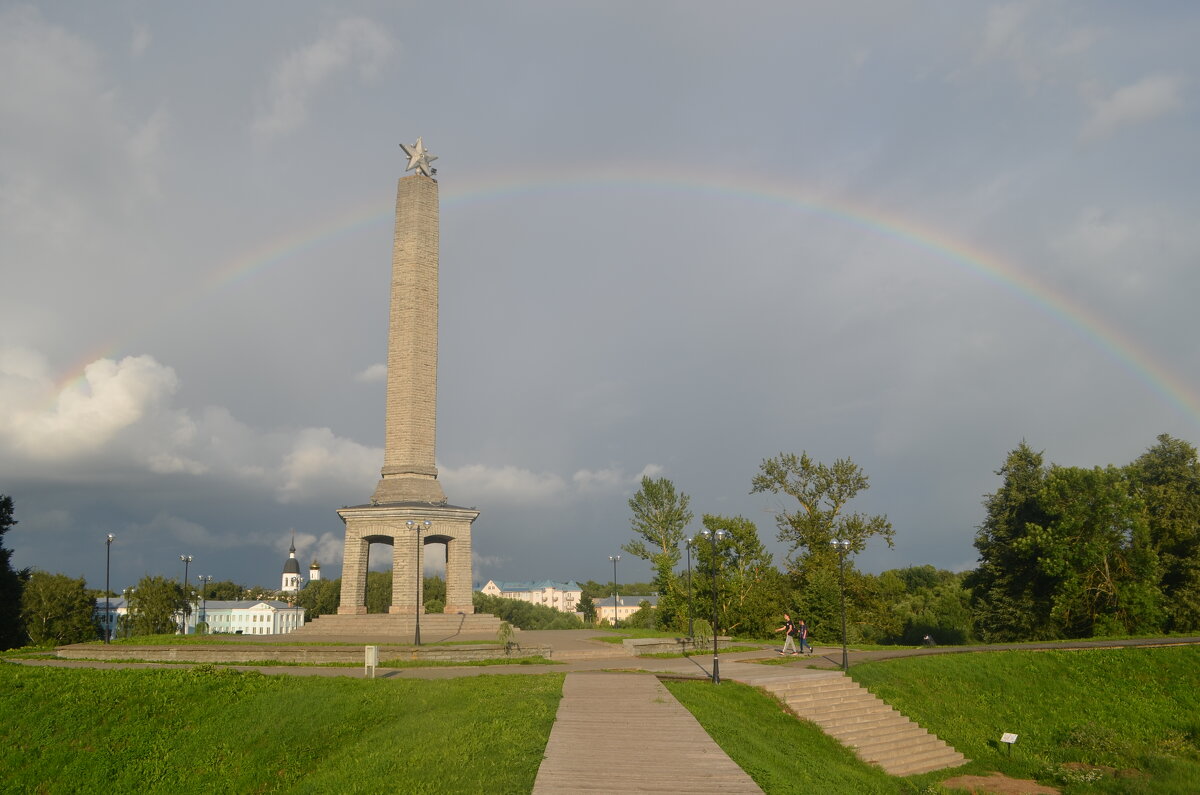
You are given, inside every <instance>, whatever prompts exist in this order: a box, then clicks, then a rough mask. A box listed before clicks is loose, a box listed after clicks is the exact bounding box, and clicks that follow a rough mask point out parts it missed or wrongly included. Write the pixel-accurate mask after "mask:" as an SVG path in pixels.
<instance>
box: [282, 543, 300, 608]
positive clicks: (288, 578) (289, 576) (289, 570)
mask: <svg viewBox="0 0 1200 795" xmlns="http://www.w3.org/2000/svg"><path fill="white" fill-rule="evenodd" d="M279 590H281V591H283V592H284V593H295V592H296V591H299V590H300V561H298V560H296V534H295V533H292V546H291V547H290V548H289V549H288V559H287V560H286V561H284V563H283V582H282V584H281V585H280V586H279Z"/></svg>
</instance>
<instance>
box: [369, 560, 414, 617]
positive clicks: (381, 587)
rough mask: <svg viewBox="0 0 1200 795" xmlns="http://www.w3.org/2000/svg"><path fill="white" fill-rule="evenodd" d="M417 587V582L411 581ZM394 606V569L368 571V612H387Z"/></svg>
mask: <svg viewBox="0 0 1200 795" xmlns="http://www.w3.org/2000/svg"><path fill="white" fill-rule="evenodd" d="M411 585H412V587H413V588H414V589H415V588H416V587H417V584H416V583H415V582H413V583H411ZM391 606H392V571H391V569H388V570H387V571H368V572H367V612H368V613H386V612H387V611H388V608H389V607H391Z"/></svg>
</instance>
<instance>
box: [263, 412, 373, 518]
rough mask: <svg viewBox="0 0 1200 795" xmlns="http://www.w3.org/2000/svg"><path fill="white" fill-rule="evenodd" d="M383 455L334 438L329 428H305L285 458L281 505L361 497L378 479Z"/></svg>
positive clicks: (336, 437) (279, 496)
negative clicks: (323, 498) (321, 497)
mask: <svg viewBox="0 0 1200 795" xmlns="http://www.w3.org/2000/svg"><path fill="white" fill-rule="evenodd" d="M382 461H383V452H382V451H381V450H380V449H379V448H375V447H367V446H366V445H363V444H359V443H358V442H355V441H351V440H350V439H344V438H341V437H338V436H335V435H334V433H333V431H331V430H330V429H329V428H305V429H304V430H303V431H301V432H300V433H299V435H298V436H297V437H296V439H295V441H294V442H293V444H292V449H291V450H290V451H289V452H288V453H287V455H285V456H284V459H283V465H282V467H281V470H282V475H283V483H282V485H280V487H279V489H278V491H277V492H276V496H277V498H278V499H279V501H280V502H296V501H309V500H311V499H312V498H313V497H314V496H317V495H344V494H346V493H350V494H358V493H362V494H363V495H364V496H366V492H367V491H368V490H369V489H370V488H372V487H373V484H374V482H375V479H377V478H378V476H379V465H380V464H381V463H382Z"/></svg>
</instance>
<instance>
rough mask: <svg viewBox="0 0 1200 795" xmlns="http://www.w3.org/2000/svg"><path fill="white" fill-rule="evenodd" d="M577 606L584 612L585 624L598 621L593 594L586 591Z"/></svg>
mask: <svg viewBox="0 0 1200 795" xmlns="http://www.w3.org/2000/svg"><path fill="white" fill-rule="evenodd" d="M577 608H578V610H579V612H580V613H583V622H584V623H585V624H595V623H596V602H595V601H594V600H593V599H592V595H591V594H589V593H584V595H583V596H581V597H579V604H578V605H577Z"/></svg>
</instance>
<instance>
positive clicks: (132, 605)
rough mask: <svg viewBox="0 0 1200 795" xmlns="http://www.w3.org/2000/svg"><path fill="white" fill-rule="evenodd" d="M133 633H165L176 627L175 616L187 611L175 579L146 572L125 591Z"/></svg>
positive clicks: (172, 630) (189, 611)
mask: <svg viewBox="0 0 1200 795" xmlns="http://www.w3.org/2000/svg"><path fill="white" fill-rule="evenodd" d="M129 609H130V610H131V611H132V615H133V620H132V627H131V629H132V631H133V634H134V635H165V634H168V633H173V632H175V631H176V630H177V629H178V628H179V624H178V619H177V618H176V615H177V614H179V613H182V614H183V615H185V616H186V615H190V614H191V605H190V604H189V603H188V600H187V597H186V595H185V594H184V589H183V586H181V585H180V584H179V582H178V581H176V580H168V579H166V578H165V577H160V576H157V575H155V576H150V575H147V576H145V577H143V578H142V579H140V580H138V584H137V586H136V587H135V588H134V589H133V590H132V591H130V592H129Z"/></svg>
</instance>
